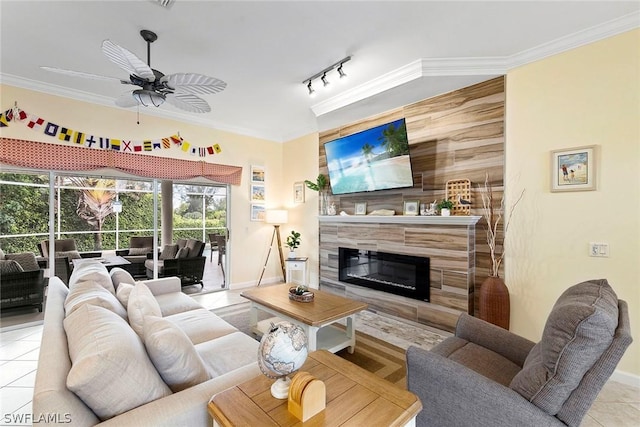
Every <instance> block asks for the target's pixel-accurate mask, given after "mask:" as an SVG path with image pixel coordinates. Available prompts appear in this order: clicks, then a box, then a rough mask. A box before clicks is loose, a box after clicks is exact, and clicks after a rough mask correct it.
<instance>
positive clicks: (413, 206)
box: [402, 200, 420, 215]
mask: <svg viewBox="0 0 640 427" xmlns="http://www.w3.org/2000/svg"><path fill="white" fill-rule="evenodd" d="M419 207H420V202H419V201H417V200H411V201H405V202H404V207H403V209H402V214H403V215H418V209H419Z"/></svg>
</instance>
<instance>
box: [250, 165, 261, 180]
mask: <svg viewBox="0 0 640 427" xmlns="http://www.w3.org/2000/svg"><path fill="white" fill-rule="evenodd" d="M251 182H258V183H262V184H264V166H254V165H251Z"/></svg>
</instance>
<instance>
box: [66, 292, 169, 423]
mask: <svg viewBox="0 0 640 427" xmlns="http://www.w3.org/2000/svg"><path fill="white" fill-rule="evenodd" d="M64 330H65V332H66V334H67V341H68V344H69V356H70V358H71V370H70V371H69V374H68V376H67V387H68V388H69V390H71V391H72V392H74V393H75V394H76V395H77V396H78V397H79V398H80V399H82V401H83V402H84V403H85V404H86V405H87V406H88V407H89V408H91V410H92V411H93V412H94V413H95V414H96V415H97V416H98V417H99V418H100V419H101V420H103V421H104V420H107V419H109V418H112V417H114V416H116V415H119V414H122V413H124V412H127V411H129V410H131V409H133V408H136V407H138V406H140V405H144V404H145V403H148V402H151V401H153V400H156V399H160V398H162V397H165V396H168V395H170V394H171V390H169V388H168V387H167V385H166V384H165V383H164V382H163V381H162V378H160V375H159V374H158V372H157V371H156V369H155V368H154V366H153V364H152V363H151V360H149V356H147V352H146V350H145V348H144V345H143V343H142V341H141V340H140V338H139V337H138V336H137V335H136V334H135V333H134V332H133V331H132V330H131V328H130V327H129V325H127V322H125V321H124V320H123V319H122V318H121V317H119V316H117V315H116V314H114V313H112V312H110V311H109V310H106V309H104V308H102V307H96V306H92V305H88V304H87V305H84V306H82V307H81V308H79V309H78V310H76V311H75V312H73V313H72V314H71V315H70V316H68V317H67V318H65V319H64Z"/></svg>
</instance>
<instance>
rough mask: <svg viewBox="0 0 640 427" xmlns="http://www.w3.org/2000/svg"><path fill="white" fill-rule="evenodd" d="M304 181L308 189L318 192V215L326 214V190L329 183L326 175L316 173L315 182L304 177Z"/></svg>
mask: <svg viewBox="0 0 640 427" xmlns="http://www.w3.org/2000/svg"><path fill="white" fill-rule="evenodd" d="M304 183H305V185H306V186H307V188H308V189H310V190H313V191H317V192H318V195H319V196H320V215H326V214H327V208H328V203H329V201H328V197H329V195H328V194H327V191H326V189H327V186H328V185H329V181H327V177H326V176H325V175H323V174H318V177H317V178H316V182H313V181H310V180H308V179H306V180H305V181H304Z"/></svg>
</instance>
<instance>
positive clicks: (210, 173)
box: [0, 138, 242, 185]
mask: <svg viewBox="0 0 640 427" xmlns="http://www.w3.org/2000/svg"><path fill="white" fill-rule="evenodd" d="M0 163H3V164H7V165H11V166H17V167H24V168H32V169H45V170H57V171H90V170H96V169H104V168H108V169H114V170H118V171H121V172H125V173H128V174H131V175H136V176H141V177H146V178H157V179H170V180H181V179H193V178H206V179H208V180H211V181H215V182H219V183H225V184H231V185H240V181H241V178H242V167H240V166H229V165H220V164H216V163H206V162H203V161H192V160H181V159H172V158H167V157H159V156H153V155H148V154H135V153H121V152H118V151H114V150H97V149H91V148H85V147H73V146H66V145H58V144H49V143H45V142H35V141H28V140H23V139H14V138H0Z"/></svg>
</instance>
